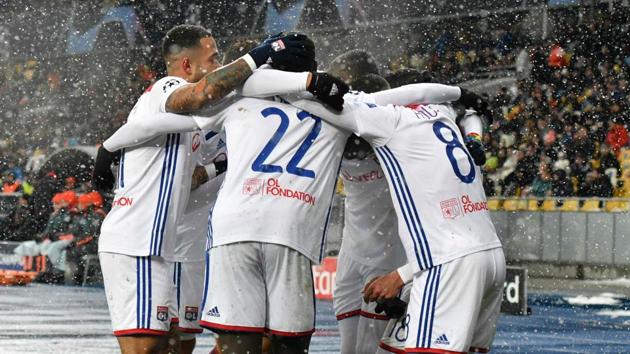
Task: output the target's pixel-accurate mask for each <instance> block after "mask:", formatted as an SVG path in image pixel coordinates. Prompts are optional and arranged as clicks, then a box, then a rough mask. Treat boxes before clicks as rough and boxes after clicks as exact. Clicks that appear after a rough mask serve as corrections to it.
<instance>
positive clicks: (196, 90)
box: [166, 58, 252, 113]
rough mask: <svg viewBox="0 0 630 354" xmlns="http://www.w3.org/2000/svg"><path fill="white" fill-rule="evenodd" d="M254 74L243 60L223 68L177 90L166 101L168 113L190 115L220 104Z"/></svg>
mask: <svg viewBox="0 0 630 354" xmlns="http://www.w3.org/2000/svg"><path fill="white" fill-rule="evenodd" d="M251 74H252V68H251V66H250V64H249V63H247V62H246V61H245V60H244V59H243V58H241V59H238V60H236V61H234V62H232V63H230V64H229V65H226V66H223V67H221V68H219V69H217V70H215V71H213V72H211V73H209V74H207V75H206V76H204V77H203V78H202V79H201V80H199V81H198V82H196V83H190V84H186V85H183V86H181V87H179V88H177V89H176V90H175V91H174V92H173V93H172V94H171V95H170V96H169V97H168V99H167V100H166V111H167V112H171V113H190V112H194V111H197V110H199V109H201V108H202V107H203V106H205V105H206V104H213V103H217V102H219V101H220V100H221V99H222V98H223V97H225V96H226V95H227V94H229V93H230V92H232V90H234V89H235V88H236V87H238V86H240V85H241V84H243V82H245V80H246V79H247V78H248V77H249V76H250V75H251Z"/></svg>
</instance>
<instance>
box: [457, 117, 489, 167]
mask: <svg viewBox="0 0 630 354" xmlns="http://www.w3.org/2000/svg"><path fill="white" fill-rule="evenodd" d="M457 124H458V125H459V129H460V131H461V132H462V135H463V136H464V143H465V145H466V149H468V152H469V153H470V155H471V156H472V158H473V160H474V161H475V164H476V165H477V166H483V165H484V164H485V163H486V152H485V149H484V147H483V141H482V137H483V120H482V119H481V117H479V115H477V114H476V113H475V112H473V111H467V112H466V114H465V115H464V117H462V118H460V119H459V120H458V121H457Z"/></svg>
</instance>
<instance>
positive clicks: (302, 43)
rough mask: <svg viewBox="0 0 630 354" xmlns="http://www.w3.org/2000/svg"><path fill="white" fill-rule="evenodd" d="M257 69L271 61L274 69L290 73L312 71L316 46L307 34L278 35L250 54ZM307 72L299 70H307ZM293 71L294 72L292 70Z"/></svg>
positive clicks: (268, 39)
mask: <svg viewBox="0 0 630 354" xmlns="http://www.w3.org/2000/svg"><path fill="white" fill-rule="evenodd" d="M248 54H249V55H250V56H251V57H252V59H254V62H255V63H256V67H260V66H261V65H263V64H266V63H267V62H268V61H270V62H271V63H272V65H273V67H274V68H276V69H281V70H289V71H310V70H315V69H314V68H312V66H313V63H314V62H315V44H313V41H312V40H311V39H310V38H308V37H307V36H306V35H305V34H301V33H289V34H286V35H284V34H282V33H278V34H276V35H275V36H271V37H269V38H267V39H266V40H264V41H263V42H262V43H261V44H260V45H259V46H258V47H256V48H254V49H252V50H251V51H250V52H249V53H248ZM307 67H308V69H306V70H298V69H302V68H307ZM291 69H293V70H291Z"/></svg>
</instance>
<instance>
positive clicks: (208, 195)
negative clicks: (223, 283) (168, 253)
mask: <svg viewBox="0 0 630 354" xmlns="http://www.w3.org/2000/svg"><path fill="white" fill-rule="evenodd" d="M194 134H201V132H195V133H194ZM193 141H195V139H194V138H193ZM202 141H205V142H204V143H202V144H201V146H200V147H199V149H197V151H196V155H197V156H196V159H195V161H197V165H209V164H213V163H214V162H215V161H222V160H226V159H227V154H226V150H225V134H224V133H223V132H221V133H219V134H217V133H215V132H213V131H210V132H207V133H205V134H203V137H202ZM224 176H225V174H221V175H219V176H216V177H214V178H212V176H211V178H210V180H209V181H208V182H206V183H204V184H202V185H200V186H199V187H198V188H197V189H195V190H193V191H191V192H190V197H189V198H188V204H187V205H186V210H185V212H184V215H183V216H182V217H181V219H180V221H179V224H178V225H177V235H176V241H175V257H174V261H176V262H198V261H203V260H204V259H205V255H206V243H207V240H208V238H209V237H210V236H211V234H209V232H210V229H209V228H208V224H209V219H208V216H209V213H210V209H211V208H212V207H213V206H214V202H215V201H216V200H217V194H218V192H219V189H220V188H221V184H223V179H224Z"/></svg>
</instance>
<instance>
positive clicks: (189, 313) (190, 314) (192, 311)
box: [184, 306, 199, 321]
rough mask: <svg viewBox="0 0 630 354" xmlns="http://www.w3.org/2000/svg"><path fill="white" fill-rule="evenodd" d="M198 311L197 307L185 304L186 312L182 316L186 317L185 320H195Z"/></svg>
mask: <svg viewBox="0 0 630 354" xmlns="http://www.w3.org/2000/svg"><path fill="white" fill-rule="evenodd" d="M198 313H199V308H198V307H194V306H186V313H185V314H184V318H185V319H186V321H197V316H198Z"/></svg>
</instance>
